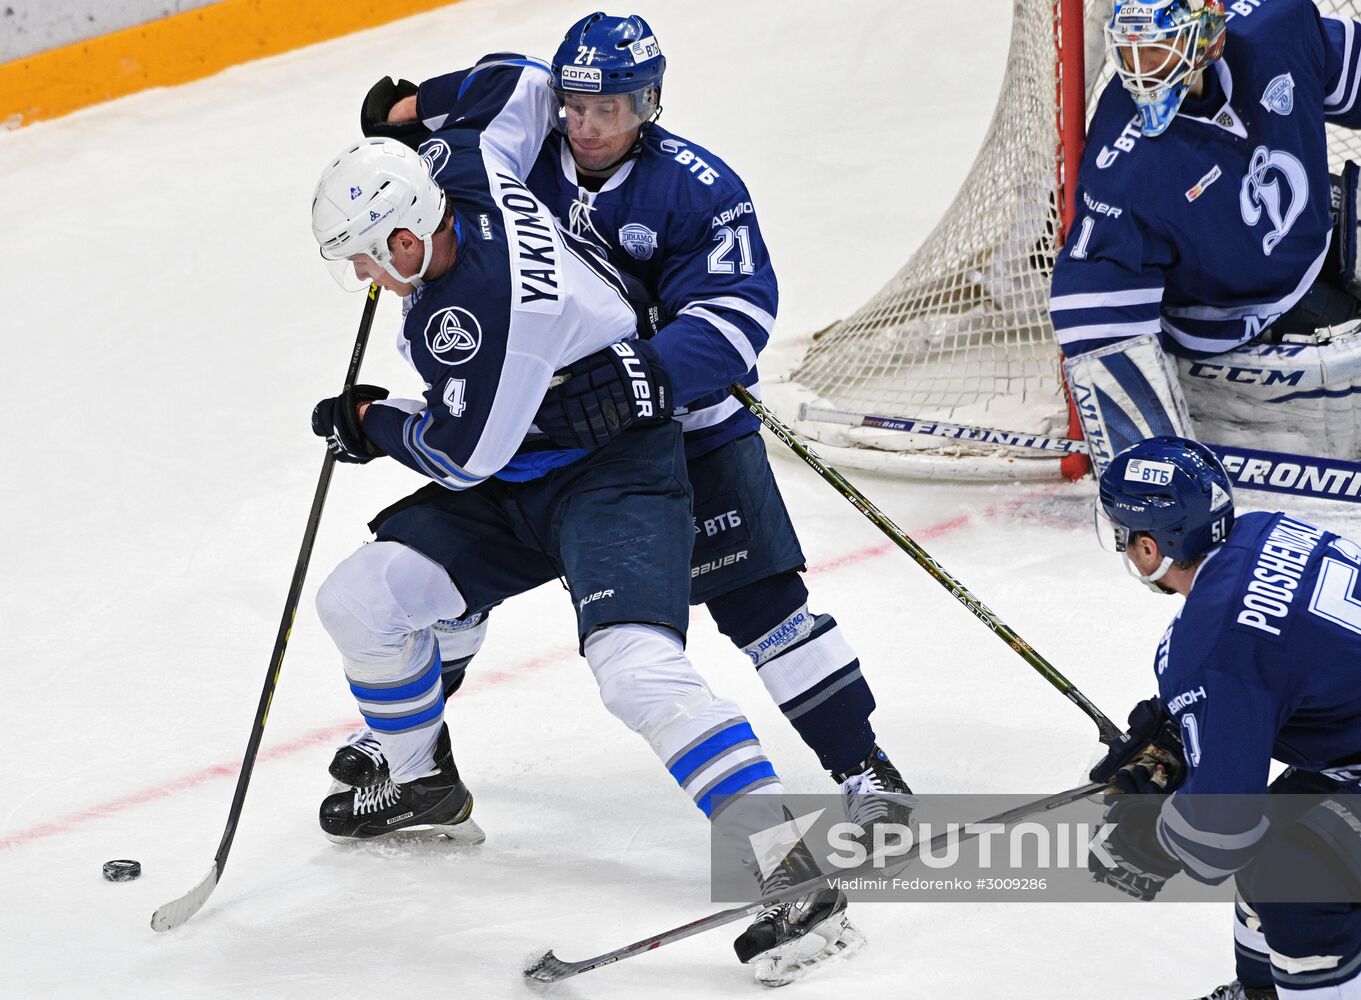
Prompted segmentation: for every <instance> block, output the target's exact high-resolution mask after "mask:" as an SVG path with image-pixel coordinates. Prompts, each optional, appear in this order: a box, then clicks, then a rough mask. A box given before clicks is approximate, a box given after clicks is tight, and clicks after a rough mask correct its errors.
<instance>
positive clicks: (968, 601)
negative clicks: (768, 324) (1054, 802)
mask: <svg viewBox="0 0 1361 1000" xmlns="http://www.w3.org/2000/svg"><path fill="white" fill-rule="evenodd" d="M728 391H729V392H731V393H732V394H733V395H734V396H736V397H737V398H738V399H739V400H740V401H741V402H742V404H743V405H744V406H746V408H747V409H748V410H750V411H751V412H752V413H754V414H756V416H757V417H758V418H760V421H761V423H763V424H765V425H766V427H767V428H768V429H769V430H770V432H771V433H772V434H774V435H775V436H776V437H777V438H779V439H780V440H781V441H783V442H784V443H785V444H786V445H788V446H789V448H790V449H791V450H792V451H793V452H794V454H796V455H798V456H799V458H801V459H803V460H804V462H805V463H807V464H808V466H809V467H810V468H812V470H813V471H814V472H816V473H817V474H818V475H819V476H821V477H822V478H823V479H825V480H827V482H829V483H831V484H832V486H833V488H835V489H836V491H837V492H838V493H840V494H841V495H842V496H843V497H845V498H846V499H847V500H849V501H850V502H851V504H852V505H853V506H854V507H855V509H856V510H858V511H860V513H862V514H864V515H865V517H867V518H869V520H870V521H871V522H872V523H873V524H874V526H875V527H876V528H878V529H879V530H880V531H882V532H883V533H884V534H885V535H887V536H888V537H889V539H890V540H892V542H893V543H894V544H895V545H897V546H898V548H900V549H902V550H903V551H904V552H906V553H907V554H908V555H909V556H911V557H912V559H913V560H914V561H915V562H916V563H917V565H918V566H920V567H921V568H922V569H924V570H926V572H927V573H929V574H931V576H932V577H933V578H934V579H935V580H936V582H937V583H939V584H940V585H941V586H942V587H944V588H945V589H946V590H948V591H949V592H950V594H951V595H952V596H953V597H954V598H955V600H957V601H959V603H960V604H963V605H964V606H965V607H966V608H968V609H969V610H970V611H971V612H973V614H974V617H976V618H977V619H978V620H979V621H981V622H982V623H983V624H984V625H986V626H987V627H988V628H989V629H991V630H992V631H993V632H994V633H995V634H996V635H997V636H998V638H1000V639H1001V640H1002V641H1003V642H1005V643H1006V644H1007V645H1008V646H1010V647H1011V648H1012V649H1014V650H1015V651H1016V652H1017V653H1019V654H1020V656H1021V659H1023V660H1025V661H1026V663H1029V664H1030V665H1031V666H1032V667H1034V668H1035V669H1036V670H1037V671H1039V673H1040V675H1041V676H1042V677H1043V678H1044V679H1045V680H1047V681H1048V682H1049V683H1050V684H1052V685H1054V687H1056V688H1058V690H1059V691H1060V693H1062V694H1063V696H1064V697H1066V698H1067V699H1068V700H1069V701H1071V702H1072V703H1073V704H1074V705H1076V706H1077V707H1078V708H1080V709H1082V711H1083V712H1084V713H1086V715H1087V717H1088V718H1089V719H1091V720H1092V721H1093V722H1095V723H1096V728H1097V733H1098V735H1099V737H1100V739H1101V742H1102V743H1110V742H1111V741H1112V740H1116V739H1119V738H1120V733H1121V730H1120V728H1119V727H1118V726H1116V725H1115V723H1113V722H1111V720H1110V719H1108V718H1107V717H1106V716H1105V715H1104V714H1103V713H1102V711H1101V710H1100V709H1099V708H1097V707H1096V706H1095V705H1093V704H1092V703H1091V702H1090V701H1088V700H1087V696H1086V695H1084V694H1083V693H1082V692H1081V691H1079V690H1078V689H1077V687H1075V686H1074V684H1073V682H1072V681H1070V680H1069V679H1068V678H1067V677H1064V676H1063V674H1061V673H1059V671H1058V669H1057V668H1056V667H1055V666H1054V665H1053V664H1052V663H1050V662H1049V661H1048V660H1046V659H1045V658H1044V657H1043V656H1041V655H1040V654H1039V653H1037V652H1035V650H1033V649H1031V648H1030V643H1028V642H1026V641H1025V640H1024V639H1022V638H1021V637H1020V636H1019V635H1017V634H1016V633H1015V632H1014V631H1013V630H1012V628H1011V626H1009V625H1007V624H1006V622H1004V621H1002V620H1001V619H1000V618H998V617H997V616H996V615H995V614H993V613H992V612H991V611H990V610H988V608H987V606H986V605H985V604H984V603H983V602H982V601H980V600H979V599H978V598H977V597H974V595H973V594H971V593H969V591H968V589H967V588H966V587H965V586H964V585H963V584H962V583H960V582H959V581H958V580H956V579H955V578H954V577H952V576H951V575H950V574H949V573H947V572H946V571H945V568H944V567H942V566H941V565H940V563H938V562H936V560H935V559H933V558H932V557H931V554H930V553H929V552H927V551H926V550H925V549H923V548H922V547H921V546H920V545H918V544H917V543H916V542H914V541H913V540H912V539H911V538H910V537H908V535H907V533H906V532H905V531H903V529H902V528H900V527H898V526H897V525H896V524H894V523H893V522H892V521H891V520H889V519H888V517H887V516H886V515H885V514H884V513H883V511H881V510H880V509H879V508H878V507H876V506H875V505H874V504H872V503H871V502H870V501H869V500H868V499H867V498H866V497H865V495H864V494H863V493H861V492H860V491H859V490H858V489H856V488H855V487H854V486H852V485H851V484H850V483H849V482H847V481H846V478H845V477H844V476H842V475H841V473H839V472H837V471H836V469H834V468H832V467H831V466H830V465H828V464H827V463H826V462H824V461H823V460H822V459H821V458H819V457H818V455H817V453H816V452H814V451H813V449H811V448H809V447H808V445H806V444H805V443H804V442H803V441H802V440H800V439H799V437H798V435H796V434H795V433H794V432H793V431H791V430H790V429H789V428H788V427H786V426H785V425H784V423H783V422H782V421H781V420H780V419H779V418H778V417H776V416H775V414H773V413H771V412H770V410H768V409H767V408H766V407H765V405H764V404H763V403H761V401H760V400H758V399H757V398H756V397H755V396H753V395H752V394H751V393H750V392H749V391H748V390H747V389H746V387H745V386H741V385H732V386H730V387H729V389H728Z"/></svg>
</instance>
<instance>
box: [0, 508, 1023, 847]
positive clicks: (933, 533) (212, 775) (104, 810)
mask: <svg viewBox="0 0 1361 1000" xmlns="http://www.w3.org/2000/svg"><path fill="white" fill-rule="evenodd" d="M1023 503H1025V500H1023V499H1016V500H1011V501H1007V502H1005V503H999V504H992V505H990V506H988V507H985V508H984V509H982V510H981V511H979V514H980V515H982V516H984V517H987V516H990V515H993V514H996V513H1000V512H1004V511H1005V512H1010V511H1011V510H1013V509H1014V508H1016V507H1019V506H1021V505H1022V504H1023ZM969 520H970V515H968V514H961V515H959V516H958V517H952V518H949V519H948V520H945V521H940V522H938V523H936V524H933V525H929V526H927V527H925V528H922V529H921V530H919V531H916V532H914V533H913V536H912V537H913V538H915V539H917V540H918V541H927V540H930V539H932V538H939V537H941V536H942V535H948V534H950V533H951V532H954V531H958V530H959V529H960V528H963V527H965V526H967V525H968V523H969ZM895 548H896V546H894V545H893V543H891V542H880V543H879V544H877V545H870V546H867V547H866V548H863V549H857V550H855V551H854V552H847V553H845V554H843V555H840V556H834V557H833V558H831V559H826V560H824V561H822V562H820V563H814V564H813V565H811V566H809V567H808V572H809V573H810V574H819V573H830V572H834V571H835V570H839V569H842V568H844V567H846V566H852V565H855V564H856V563H861V562H864V561H865V560H867V559H876V558H878V557H879V556H882V555H886V554H887V553H889V552H892V551H893V550H894V549H895ZM576 655H577V648H576V646H575V645H564V646H562V647H561V648H560V649H557V650H554V651H553V652H551V653H548V654H545V655H543V656H536V657H534V658H533V659H529V660H523V661H521V662H520V663H517V664H516V665H515V666H513V667H508V668H507V669H505V670H491V671H488V672H486V673H484V674H478V673H474V675H473V676H471V677H470V678H469V681H470V682H472V683H471V685H470V686H471V687H472V689H473V690H474V691H475V690H477V688H480V687H482V686H484V685H492V684H503V683H505V682H507V681H512V680H518V679H520V678H521V677H524V676H525V675H526V674H528V673H532V672H533V671H535V670H540V669H542V668H544V667H547V666H550V665H552V664H555V663H561V662H563V661H564V660H568V659H571V658H572V657H575V656H576ZM358 726H359V723H358V721H357V720H351V721H349V722H342V723H337V724H335V725H331V726H325V727H323V728H321V729H314V730H313V731H312V732H310V733H308V734H307V735H306V736H303V737H300V738H298V739H294V740H290V741H288V742H286V743H276V744H274V745H272V746H269V747H265V748H262V749H261V750H260V754H259V756H258V758H257V760H259V761H266V760H274V759H277V758H279V757H289V756H292V755H293V754H295V753H300V752H302V751H303V750H307V749H309V748H311V747H315V746H317V745H318V744H323V745H329V744H330V743H332V742H334V741H335V740H337V739H339V738H340V737H341V736H344V735H347V734H348V733H350V732H353V731H354V730H355V729H357V728H358ZM240 770H241V765H240V764H239V763H236V762H234V761H233V762H231V763H223V764H214V765H213V766H212V767H205V768H203V769H202V770H200V771H194V772H193V773H191V774H187V775H185V776H184V777H182V778H175V779H173V780H171V781H168V782H165V783H163V784H160V785H157V786H155V787H154V788H146V789H143V790H142V791H140V792H133V793H131V794H130V795H123V796H120V797H119V798H116V799H110V800H109V801H108V802H104V803H101V804H100V805H97V806H91V807H90V808H88V809H81V810H79V811H77V812H73V813H69V814H67V815H66V816H62V817H61V818H59V819H54V820H51V821H50V822H47V823H40V824H38V825H37V826H32V827H29V828H28V829H27V830H20V831H19V832H18V833H11V834H9V835H8V836H4V837H0V850H6V849H9V848H15V847H22V846H23V845H25V844H30V843H32V842H33V841H35V840H41V839H43V838H44V837H51V836H54V835H56V834H59V833H66V832H67V831H69V830H71V829H73V828H75V827H77V826H80V825H81V824H83V823H88V822H89V821H90V820H95V819H103V818H104V817H106V816H112V815H113V814H115V813H119V812H122V811H124V810H125V809H131V808H132V807H134V806H140V805H146V804H147V803H148V802H156V801H158V800H160V799H164V798H169V797H170V796H171V795H175V794H177V793H179V792H182V791H184V790H185V789H188V788H195V787H197V786H198V785H202V784H205V783H206V782H209V781H216V780H217V779H219V778H235V777H236V776H237V774H238V773H239V772H240Z"/></svg>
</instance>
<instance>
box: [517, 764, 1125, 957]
mask: <svg viewBox="0 0 1361 1000" xmlns="http://www.w3.org/2000/svg"><path fill="white" fill-rule="evenodd" d="M1105 787H1106V786H1105V785H1103V784H1101V783H1100V782H1092V783H1090V784H1086V785H1079V786H1078V787H1077V788H1070V789H1069V790H1068V791H1066V792H1059V793H1058V794H1056V795H1050V796H1047V797H1045V798H1043V799H1036V800H1035V801H1034V802H1027V803H1025V804H1024V805H1019V806H1016V807H1015V808H1014V809H1008V810H1007V811H1006V812H1004V813H998V814H997V815H996V816H992V817H989V818H988V819H984V820H979V821H978V823H977V824H974V826H975V829H974V831H973V832H968V831H966V832H963V833H961V832H960V831H959V829H958V828H956V829H955V830H947V831H946V832H945V833H940V834H937V835H936V836H934V837H932V838H931V839H930V840H929V841H928V842H927V843H926V844H925V845H923V844H920V843H919V844H917V845H915V846H914V847H913V848H912V849H911V850H909V851H908V852H907V853H905V854H904V855H902V857H901V858H899V859H898V860H897V861H894V862H892V863H891V864H888V865H886V866H885V867H884V869H883V870H882V871H876V872H875V874H876V875H881V876H882V877H884V878H887V877H889V876H891V875H895V874H897V873H898V872H900V871H902V870H903V869H904V868H906V867H907V866H908V865H910V864H911V863H912V862H913V861H915V860H916V859H917V857H918V855H920V854H921V853H922V848H923V847H928V848H930V849H931V851H932V853H933V854H934V853H935V849H936V848H937V847H940V846H941V845H944V844H947V843H948V842H949V841H950V839H951V838H956V842H960V841H964V840H972V839H973V838H974V837H976V836H978V835H979V834H980V833H982V831H983V829H986V828H987V827H988V826H990V825H996V824H1002V825H1006V824H1008V823H1014V822H1016V821H1017V820H1021V819H1025V818H1026V817H1027V816H1034V815H1035V814H1036V813H1041V812H1048V811H1049V810H1051V809H1057V808H1059V807H1060V806H1065V805H1067V804H1068V803H1070V802H1076V801H1077V800H1078V799H1084V798H1086V797H1087V796H1088V795H1093V794H1095V793H1096V792H1099V791H1101V790H1102V789H1103V788H1105ZM882 857H883V855H882V854H875V855H872V856H871V857H869V858H866V859H865V861H864V862H863V863H861V864H860V865H857V866H856V867H855V868H851V869H848V870H847V871H846V872H844V873H843V875H844V877H845V878H854V877H855V876H856V875H857V874H860V873H862V872H866V871H870V870H872V869H874V867H875V865H876V864H877V863H878V862H879V861H880V860H881V859H882ZM826 885H827V878H826V876H822V875H820V876H818V877H817V878H812V879H808V880H807V881H806V882H800V883H799V884H798V885H791V886H790V887H789V888H788V889H785V890H783V891H782V892H776V893H771V894H770V895H768V896H762V897H761V898H760V899H758V900H756V901H755V902H754V903H749V904H747V905H745V906H734V907H732V908H731V909H727V910H720V911H719V912H717V913H711V914H709V916H707V917H701V918H700V919H698V920H692V921H691V922H690V923H688V924H681V925H680V926H679V927H673V928H671V929H670V930H668V931H663V932H662V933H660V934H654V935H652V937H648V938H643V939H642V940H641V941H634V942H633V943H632V944H626V945H624V947H622V948H616V949H615V950H614V951H607V952H605V953H604V954H603V955H597V956H596V957H595V958H587V959H583V960H582V961H580V962H568V961H564V960H563V959H561V958H558V956H557V955H555V954H553V950H552V949H551V948H550V949H549V950H548V951H546V952H544V953H543V955H541V956H540V957H539V959H538V960H537V961H536V962H535V963H534V964H533V965H531V966H529V967H528V968H527V969H525V973H524V974H525V976H526V977H527V978H529V979H533V980H535V981H536V982H540V983H556V982H561V981H562V980H564V979H570V978H571V977H573V976H579V975H581V974H582V973H583V972H590V971H592V970H593V969H599V968H600V967H601V966H605V965H613V964H614V963H616V962H622V961H624V960H625V959H628V958H634V957H635V956H637V955H641V954H643V953H644V952H648V951H655V950H656V949H658V948H661V947H663V946H664V945H668V944H675V943H676V942H677V941H683V940H685V939H686V938H688V937H693V936H694V935H696V934H703V933H704V932H705V931H711V930H713V929H714V928H716V927H722V926H724V925H725V924H730V923H733V922H734V921H736V920H741V919H742V918H743V917H754V916H755V915H756V914H758V913H760V912H761V911H762V910H764V909H765V908H766V907H768V906H770V905H772V904H773V903H781V902H784V901H786V900H790V899H797V898H798V897H799V896H803V895H806V894H807V893H810V892H812V891H813V890H815V889H822V888H825V887H826Z"/></svg>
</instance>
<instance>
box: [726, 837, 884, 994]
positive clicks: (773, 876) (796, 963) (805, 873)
mask: <svg viewBox="0 0 1361 1000" xmlns="http://www.w3.org/2000/svg"><path fill="white" fill-rule="evenodd" d="M820 875H821V872H819V870H818V867H817V864H816V862H814V860H813V858H812V856H811V855H810V854H809V853H808V849H807V848H806V847H804V845H803V844H802V843H799V844H796V845H795V846H794V848H793V850H791V851H790V852H789V854H788V856H787V857H785V859H784V860H783V861H781V862H780V864H779V866H778V867H777V868H776V869H775V870H774V871H772V872H771V873H770V875H769V876H768V877H766V878H764V879H762V880H761V893H762V895H768V894H770V893H772V892H779V891H780V890H782V889H786V888H788V887H789V886H791V885H797V884H798V883H800V882H806V881H808V880H809V879H813V878H818V877H820ZM846 904H847V900H846V894H845V893H844V892H842V891H841V890H840V889H834V888H830V887H828V888H823V889H815V890H814V891H812V892H810V893H808V894H807V895H804V896H800V897H798V898H797V899H793V900H789V901H787V902H782V903H775V904H774V905H772V906H770V907H769V908H767V909H766V910H765V911H764V912H763V913H761V915H760V916H758V917H757V918H756V919H755V920H754V921H752V923H751V925H750V926H749V927H748V928H747V929H746V930H745V931H743V932H742V933H741V934H740V935H739V936H738V938H737V940H736V941H734V942H733V950H734V951H736V952H737V957H738V959H740V960H741V961H742V962H743V963H745V964H747V965H750V966H751V967H752V970H753V972H754V973H755V976H756V981H757V982H758V983H760V984H761V985H763V986H771V987H774V986H787V985H789V984H790V983H794V982H798V981H799V980H800V979H803V978H804V977H805V976H807V975H808V974H809V973H810V972H812V971H813V970H814V969H815V968H817V967H818V966H821V965H824V964H826V963H828V962H832V961H837V960H840V959H845V958H850V957H851V956H852V955H854V954H855V953H856V952H858V951H859V950H860V949H861V948H863V947H864V946H865V936H864V935H863V934H862V933H860V931H859V929H858V928H857V927H856V926H855V925H854V924H852V923H851V922H850V921H849V920H848V919H847V917H846Z"/></svg>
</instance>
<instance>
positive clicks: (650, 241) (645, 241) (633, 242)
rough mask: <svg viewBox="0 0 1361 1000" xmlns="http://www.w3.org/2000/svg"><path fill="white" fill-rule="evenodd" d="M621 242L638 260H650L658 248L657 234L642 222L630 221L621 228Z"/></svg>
mask: <svg viewBox="0 0 1361 1000" xmlns="http://www.w3.org/2000/svg"><path fill="white" fill-rule="evenodd" d="M619 243H620V245H621V246H622V247H623V248H624V249H625V250H627V251H628V252H629V256H631V257H635V258H637V259H638V260H649V259H651V257H652V252H653V251H654V250H656V249H657V234H656V233H654V232H653V231H652V230H651V229H648V228H647V226H645V225H643V224H642V223H641V222H630V223H629V224H628V225H626V226H623V227H621V228H620V230H619Z"/></svg>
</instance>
